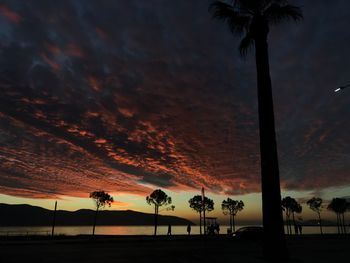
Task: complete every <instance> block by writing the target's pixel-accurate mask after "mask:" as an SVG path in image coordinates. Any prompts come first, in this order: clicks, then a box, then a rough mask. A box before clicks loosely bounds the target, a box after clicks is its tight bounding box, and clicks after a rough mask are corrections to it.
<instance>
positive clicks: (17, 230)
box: [0, 226, 350, 236]
mask: <svg viewBox="0 0 350 263" xmlns="http://www.w3.org/2000/svg"><path fill="white" fill-rule="evenodd" d="M240 227H243V226H237V227H236V229H238V228H240ZM220 228H221V231H220V233H222V234H225V233H226V231H227V228H229V226H220ZM153 231H154V228H153V226H97V227H96V231H95V233H96V234H97V235H153ZM347 231H348V233H349V232H350V227H347ZM167 232H168V226H158V229H157V233H158V234H159V235H166V234H167ZM91 233H92V226H56V227H55V235H69V236H75V235H90V234H91ZM319 233H320V228H319V227H318V226H304V227H303V234H319ZM323 233H325V234H336V233H337V227H336V226H335V227H334V226H325V227H323ZM27 234H30V235H31V234H32V235H49V234H51V227H48V226H44V227H38V226H34V227H0V235H27ZM172 234H173V235H186V234H187V226H173V227H172ZM191 234H194V235H196V234H199V226H192V229H191Z"/></svg>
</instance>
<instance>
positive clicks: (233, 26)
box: [209, 1, 251, 35]
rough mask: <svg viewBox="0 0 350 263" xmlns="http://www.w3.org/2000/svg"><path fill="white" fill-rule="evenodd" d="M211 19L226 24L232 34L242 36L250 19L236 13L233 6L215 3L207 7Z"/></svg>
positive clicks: (219, 2)
mask: <svg viewBox="0 0 350 263" xmlns="http://www.w3.org/2000/svg"><path fill="white" fill-rule="evenodd" d="M209 12H210V13H211V14H212V17H213V18H216V19H219V20H221V21H224V22H227V24H228V26H229V28H230V30H231V32H232V34H239V35H241V34H243V33H244V32H245V31H246V30H247V29H248V28H249V24H250V21H251V17H250V16H248V15H242V14H241V13H240V12H238V11H236V10H235V8H234V6H233V5H230V4H227V3H224V2H221V1H215V2H213V3H212V4H211V5H210V6H209Z"/></svg>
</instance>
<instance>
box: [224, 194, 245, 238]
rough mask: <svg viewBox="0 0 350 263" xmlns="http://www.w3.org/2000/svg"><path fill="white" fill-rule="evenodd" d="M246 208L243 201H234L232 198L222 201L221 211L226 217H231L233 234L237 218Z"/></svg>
mask: <svg viewBox="0 0 350 263" xmlns="http://www.w3.org/2000/svg"><path fill="white" fill-rule="evenodd" d="M243 208H244V203H243V201H242V200H232V199H231V198H229V197H228V198H227V199H226V200H223V201H222V204H221V209H222V211H223V213H224V215H229V216H230V229H231V232H235V231H236V228H235V216H236V215H237V213H238V212H239V211H242V210H243Z"/></svg>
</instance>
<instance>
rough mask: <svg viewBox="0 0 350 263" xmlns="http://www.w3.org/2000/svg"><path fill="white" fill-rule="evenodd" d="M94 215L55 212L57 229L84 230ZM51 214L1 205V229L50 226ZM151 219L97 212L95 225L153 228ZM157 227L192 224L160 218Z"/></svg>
mask: <svg viewBox="0 0 350 263" xmlns="http://www.w3.org/2000/svg"><path fill="white" fill-rule="evenodd" d="M94 213H95V211H93V210H89V209H80V210H77V211H74V212H71V211H64V210H57V212H56V225H57V226H87V225H92V224H93V219H94ZM52 219H53V211H52V210H48V209H44V208H42V207H37V206H31V205H8V204H0V226H50V225H51V224H52ZM153 223H154V215H153V214H147V213H141V212H136V211H132V210H126V211H111V210H101V211H99V212H98V219H97V225H104V226H110V225H124V226H130V225H153ZM158 224H159V225H168V224H171V225H188V224H192V225H193V223H192V222H191V221H189V220H187V219H184V218H181V217H176V216H163V215H159V218H158Z"/></svg>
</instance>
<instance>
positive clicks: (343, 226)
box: [342, 213, 346, 234]
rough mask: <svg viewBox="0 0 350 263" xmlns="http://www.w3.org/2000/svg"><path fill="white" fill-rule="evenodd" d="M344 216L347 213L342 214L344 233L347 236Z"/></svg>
mask: <svg viewBox="0 0 350 263" xmlns="http://www.w3.org/2000/svg"><path fill="white" fill-rule="evenodd" d="M344 214H345V213H342V221H343V228H344V231H343V233H344V234H346V226H345V217H344Z"/></svg>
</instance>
